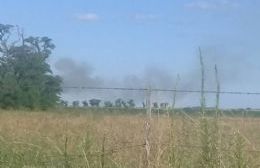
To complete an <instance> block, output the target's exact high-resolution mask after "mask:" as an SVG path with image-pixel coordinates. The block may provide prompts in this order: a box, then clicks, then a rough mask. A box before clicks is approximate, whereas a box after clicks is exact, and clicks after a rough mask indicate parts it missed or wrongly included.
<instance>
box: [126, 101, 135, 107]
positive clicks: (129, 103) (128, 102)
mask: <svg viewBox="0 0 260 168" xmlns="http://www.w3.org/2000/svg"><path fill="white" fill-rule="evenodd" d="M127 104H128V106H129V107H130V108H135V102H134V100H133V99H130V100H128V101H127Z"/></svg>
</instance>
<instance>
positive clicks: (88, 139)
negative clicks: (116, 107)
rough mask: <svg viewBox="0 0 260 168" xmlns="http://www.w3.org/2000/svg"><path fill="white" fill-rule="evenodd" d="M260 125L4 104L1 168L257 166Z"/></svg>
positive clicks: (0, 123)
mask: <svg viewBox="0 0 260 168" xmlns="http://www.w3.org/2000/svg"><path fill="white" fill-rule="evenodd" d="M146 121H147V122H148V121H149V123H150V128H149V130H147V129H145V128H146V127H145V122H146ZM259 126H260V118H249V117H248V118H241V117H222V118H220V119H219V120H216V119H214V118H204V119H201V118H199V117H190V116H188V115H186V114H176V115H174V116H172V117H170V118H169V117H167V115H160V116H157V115H154V117H153V118H152V119H151V120H148V119H147V118H146V116H145V115H142V114H139V115H138V114H135V115H129V114H103V113H102V114H101V113H100V114H99V113H92V112H84V111H83V110H72V109H71V110H65V111H62V110H58V111H48V112H41V111H35V112H26V111H3V110H2V111H1V112H0V167H12V168H15V167H17V168H18V167H19V168H20V167H65V168H68V167H86V168H116V167H120V168H121V167H122V168H143V167H154V168H159V167H160V168H170V167H178V168H182V167H184V168H186V167H187V168H188V167H212V168H213V167H234V168H237V167H241V168H242V167H260V127H259ZM145 140H148V142H149V145H147V144H146V143H145V142H147V141H145ZM147 147H150V149H149V151H150V153H147V151H148V150H147Z"/></svg>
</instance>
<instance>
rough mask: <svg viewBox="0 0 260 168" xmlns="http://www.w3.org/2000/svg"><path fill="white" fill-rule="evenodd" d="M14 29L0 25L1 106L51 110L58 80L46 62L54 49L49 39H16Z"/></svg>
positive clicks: (59, 89)
mask: <svg viewBox="0 0 260 168" xmlns="http://www.w3.org/2000/svg"><path fill="white" fill-rule="evenodd" d="M15 29H16V27H14V26H12V25H3V24H0V107H1V108H10V107H11V108H20V107H24V108H30V109H34V108H42V109H46V108H48V107H53V106H54V105H56V103H57V102H58V100H59V96H58V95H59V94H60V92H61V86H60V85H61V78H60V77H58V76H53V75H52V71H51V69H50V66H49V64H48V63H47V59H48V58H49V56H50V54H51V52H52V50H53V49H54V47H55V46H54V44H53V43H52V41H51V39H49V38H48V37H28V38H24V36H23V34H20V33H18V34H19V35H18V37H15V34H16V32H14V30H15ZM17 31H18V32H19V28H17Z"/></svg>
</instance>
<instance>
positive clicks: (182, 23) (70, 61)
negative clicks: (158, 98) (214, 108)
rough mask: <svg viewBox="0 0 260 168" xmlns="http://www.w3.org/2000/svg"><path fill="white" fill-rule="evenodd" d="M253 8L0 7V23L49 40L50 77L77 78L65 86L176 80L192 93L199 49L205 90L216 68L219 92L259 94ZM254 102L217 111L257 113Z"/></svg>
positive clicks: (95, 3) (222, 3)
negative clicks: (80, 82)
mask: <svg viewBox="0 0 260 168" xmlns="http://www.w3.org/2000/svg"><path fill="white" fill-rule="evenodd" d="M259 8H260V1H258V0H109V1H108V0H73V1H69V0H63V1H60V0H59V1H58V0H44V1H43V0H41V1H40V0H38V1H34V0H24V1H18V0H8V1H7V0H0V23H4V24H13V25H19V26H20V27H22V28H23V29H24V34H25V36H29V35H32V36H48V37H50V38H52V39H53V42H54V43H55V45H56V49H55V51H54V52H53V54H52V57H51V58H50V60H49V61H50V63H51V65H52V67H53V71H54V72H55V73H58V74H59V73H60V74H62V73H64V69H65V70H67V71H69V70H70V69H71V71H72V70H73V67H74V70H75V72H77V75H75V74H74V75H73V73H74V72H69V73H67V74H65V75H64V74H63V75H64V76H67V77H68V76H72V77H74V78H70V77H68V78H67V81H70V80H73V79H75V76H79V77H78V78H84V77H82V76H85V77H86V81H84V82H88V81H89V80H91V82H89V83H91V84H93V85H97V83H98V82H99V81H106V82H105V83H109V84H110V85H113V86H119V85H120V86H121V85H123V84H122V83H127V84H129V83H131V82H133V80H136V79H138V81H139V83H138V86H142V85H140V83H142V80H141V79H143V78H147V79H148V80H152V81H154V83H156V84H157V85H156V86H155V87H164V88H166V87H167V88H170V87H171V86H172V85H173V84H172V83H174V81H175V77H176V75H177V74H179V75H180V76H181V78H182V80H181V81H182V82H180V85H181V86H180V87H183V88H188V89H199V68H200V67H199V59H198V47H201V49H202V54H203V56H204V59H205V65H206V71H207V78H206V79H207V89H214V87H215V86H214V82H213V81H214V72H213V71H212V69H213V68H214V65H215V64H218V68H219V71H220V79H221V84H222V89H223V90H229V91H230V90H231V91H237V90H238V91H256V92H260V87H259V86H260V76H259V74H260V73H259V72H260V47H259V45H260V43H259V39H260V31H259V30H260V22H259V18H260V10H259ZM63 65H67V66H66V67H65V68H64V66H63ZM61 71H62V72H61ZM79 71H80V72H79ZM81 72H82V74H81ZM68 74H71V75H68ZM161 74H164V75H161ZM154 75H157V77H154ZM140 78H141V79H140ZM75 80H76V79H75ZM122 81H123V82H122ZM162 81H163V82H162ZM84 82H83V83H84ZM165 82H168V83H169V84H168V85H167V84H164V83H165ZM133 83H134V82H133ZM74 84H75V83H74ZM84 84H85V83H84ZM171 88H172V87H171ZM183 97H185V96H183ZM257 99H258V100H260V97H245V96H244V97H240V98H235V97H231V98H230V97H229V98H227V97H226V98H223V101H222V105H223V106H226V107H233V106H234V107H235V106H240V105H241V106H243V107H246V106H252V107H260V101H259V102H258V101H257ZM190 100H191V98H183V101H182V104H184V103H187V102H190ZM212 100H213V99H212ZM196 103H197V102H196Z"/></svg>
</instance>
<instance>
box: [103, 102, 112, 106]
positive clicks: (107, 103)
mask: <svg viewBox="0 0 260 168" xmlns="http://www.w3.org/2000/svg"><path fill="white" fill-rule="evenodd" d="M104 105H105V107H113V103H112V102H111V101H105V102H104Z"/></svg>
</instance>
